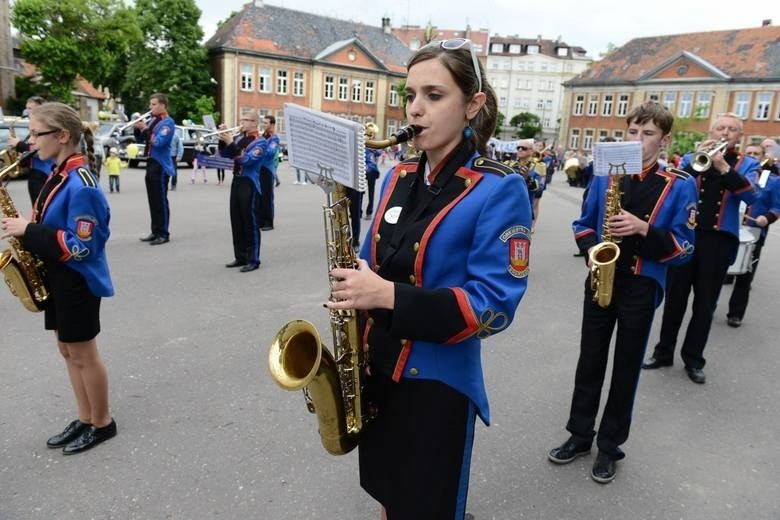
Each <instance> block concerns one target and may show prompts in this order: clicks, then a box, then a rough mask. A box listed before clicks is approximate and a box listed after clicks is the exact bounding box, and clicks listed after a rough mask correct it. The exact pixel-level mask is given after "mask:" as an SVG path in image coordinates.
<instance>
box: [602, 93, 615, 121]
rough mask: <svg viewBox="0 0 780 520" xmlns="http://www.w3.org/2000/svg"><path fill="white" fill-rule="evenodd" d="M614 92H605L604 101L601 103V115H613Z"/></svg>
mask: <svg viewBox="0 0 780 520" xmlns="http://www.w3.org/2000/svg"><path fill="white" fill-rule="evenodd" d="M612 99H613V96H612V94H604V101H603V102H602V104H601V115H602V116H611V115H612Z"/></svg>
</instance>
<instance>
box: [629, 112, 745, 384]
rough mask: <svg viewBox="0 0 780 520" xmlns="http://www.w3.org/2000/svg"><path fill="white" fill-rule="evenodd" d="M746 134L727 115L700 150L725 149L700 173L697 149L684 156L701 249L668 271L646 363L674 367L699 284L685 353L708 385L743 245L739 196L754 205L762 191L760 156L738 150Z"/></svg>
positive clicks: (692, 371)
mask: <svg viewBox="0 0 780 520" xmlns="http://www.w3.org/2000/svg"><path fill="white" fill-rule="evenodd" d="M741 136H742V121H741V120H740V119H739V116H737V115H736V114H730V113H729V114H723V115H721V116H720V117H718V118H717V119H716V120H715V123H714V124H713V125H712V128H711V130H710V139H709V140H706V141H704V142H703V143H701V145H700V147H699V152H700V153H704V152H708V151H711V150H712V147H713V145H717V144H718V141H721V140H725V142H726V143H727V144H726V150H725V152H720V151H717V152H714V153H713V154H712V157H711V165H710V167H709V169H707V170H706V171H702V172H699V171H697V169H696V168H694V167H693V162H694V154H692V153H688V154H686V155H685V156H684V157H683V160H682V162H681V163H680V167H681V168H682V169H684V170H685V171H686V172H688V173H689V174H691V175H692V176H694V177H695V178H696V181H697V184H698V191H699V197H698V201H699V203H698V211H697V217H696V251H695V252H694V255H693V260H692V261H691V262H690V263H689V264H686V265H683V266H675V267H672V268H670V269H669V273H668V278H669V279H668V281H667V283H668V286H669V289H668V294H667V298H666V302H665V303H664V315H663V321H662V323H661V337H660V340H659V341H658V344H657V345H656V346H655V352H653V355H652V357H650V358H648V359H647V360H646V361H645V363H644V364H643V365H642V368H645V369H655V368H659V367H667V366H672V363H673V360H674V349H675V345H676V343H677V333H678V331H679V330H680V326H681V325H682V320H683V317H684V316H685V310H686V308H687V307H688V295H689V293H690V292H691V289H693V309H692V311H693V312H692V316H691V320H690V322H689V323H688V329H687V331H686V333H685V340H684V341H683V345H682V348H681V350H680V355H681V356H682V359H683V362H684V363H685V371H686V373H687V374H688V377H689V378H690V380H691V381H693V382H694V383H697V384H703V383H704V382H705V381H706V380H707V378H706V376H705V375H704V370H703V368H704V364H705V363H706V361H705V359H704V356H703V353H704V347H705V345H706V344H707V337H708V336H709V333H710V327H711V326H712V316H713V314H714V313H715V307H716V306H717V304H718V296H719V295H720V288H721V287H722V285H723V279H724V277H725V276H726V271H727V270H728V267H729V265H731V263H732V262H733V261H734V258H735V257H736V253H737V247H738V245H739V201H740V200H741V201H744V202H745V204H748V205H750V204H753V203H754V202H755V201H756V200H757V199H758V190H757V188H756V187H755V186H754V185H753V183H752V181H753V180H754V179H755V175H756V173H757V171H758V168H759V162H758V160H756V159H754V158H753V157H747V156H744V155H742V154H740V153H739V152H737V151H736V148H735V147H736V144H737V142H738V141H739V139H740V137H741Z"/></svg>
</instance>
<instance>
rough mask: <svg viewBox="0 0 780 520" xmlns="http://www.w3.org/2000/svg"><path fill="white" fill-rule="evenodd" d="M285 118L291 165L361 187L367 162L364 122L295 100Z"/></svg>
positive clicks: (289, 104) (285, 113) (285, 109)
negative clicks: (323, 110) (306, 105)
mask: <svg viewBox="0 0 780 520" xmlns="http://www.w3.org/2000/svg"><path fill="white" fill-rule="evenodd" d="M284 120H285V128H286V129H287V152H288V157H289V160H290V166H292V167H293V168H300V169H301V170H304V171H306V172H308V173H309V174H313V175H324V176H327V177H332V178H333V180H334V181H336V182H338V183H339V184H343V185H345V186H349V187H350V188H354V189H357V190H360V189H361V188H362V185H363V184H364V181H363V180H362V179H363V178H364V177H365V168H366V166H365V157H364V150H365V148H364V135H365V130H364V127H363V125H362V124H361V123H358V122H356V121H350V120H349V119H343V118H340V117H336V116H334V115H331V114H326V113H324V112H317V111H316V110H311V109H308V108H305V107H302V106H300V105H295V104H293V103H285V105H284Z"/></svg>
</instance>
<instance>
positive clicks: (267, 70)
mask: <svg viewBox="0 0 780 520" xmlns="http://www.w3.org/2000/svg"><path fill="white" fill-rule="evenodd" d="M257 91H258V92H264V93H266V94H270V93H271V92H273V90H272V88H271V67H259V69H258V71H257Z"/></svg>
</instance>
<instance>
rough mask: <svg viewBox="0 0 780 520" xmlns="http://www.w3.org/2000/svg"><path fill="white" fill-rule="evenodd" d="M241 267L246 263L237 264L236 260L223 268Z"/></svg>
mask: <svg viewBox="0 0 780 520" xmlns="http://www.w3.org/2000/svg"><path fill="white" fill-rule="evenodd" d="M243 265H246V262H239V261H238V260H233V261H232V262H230V263H229V264H225V267H241V266H243Z"/></svg>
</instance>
